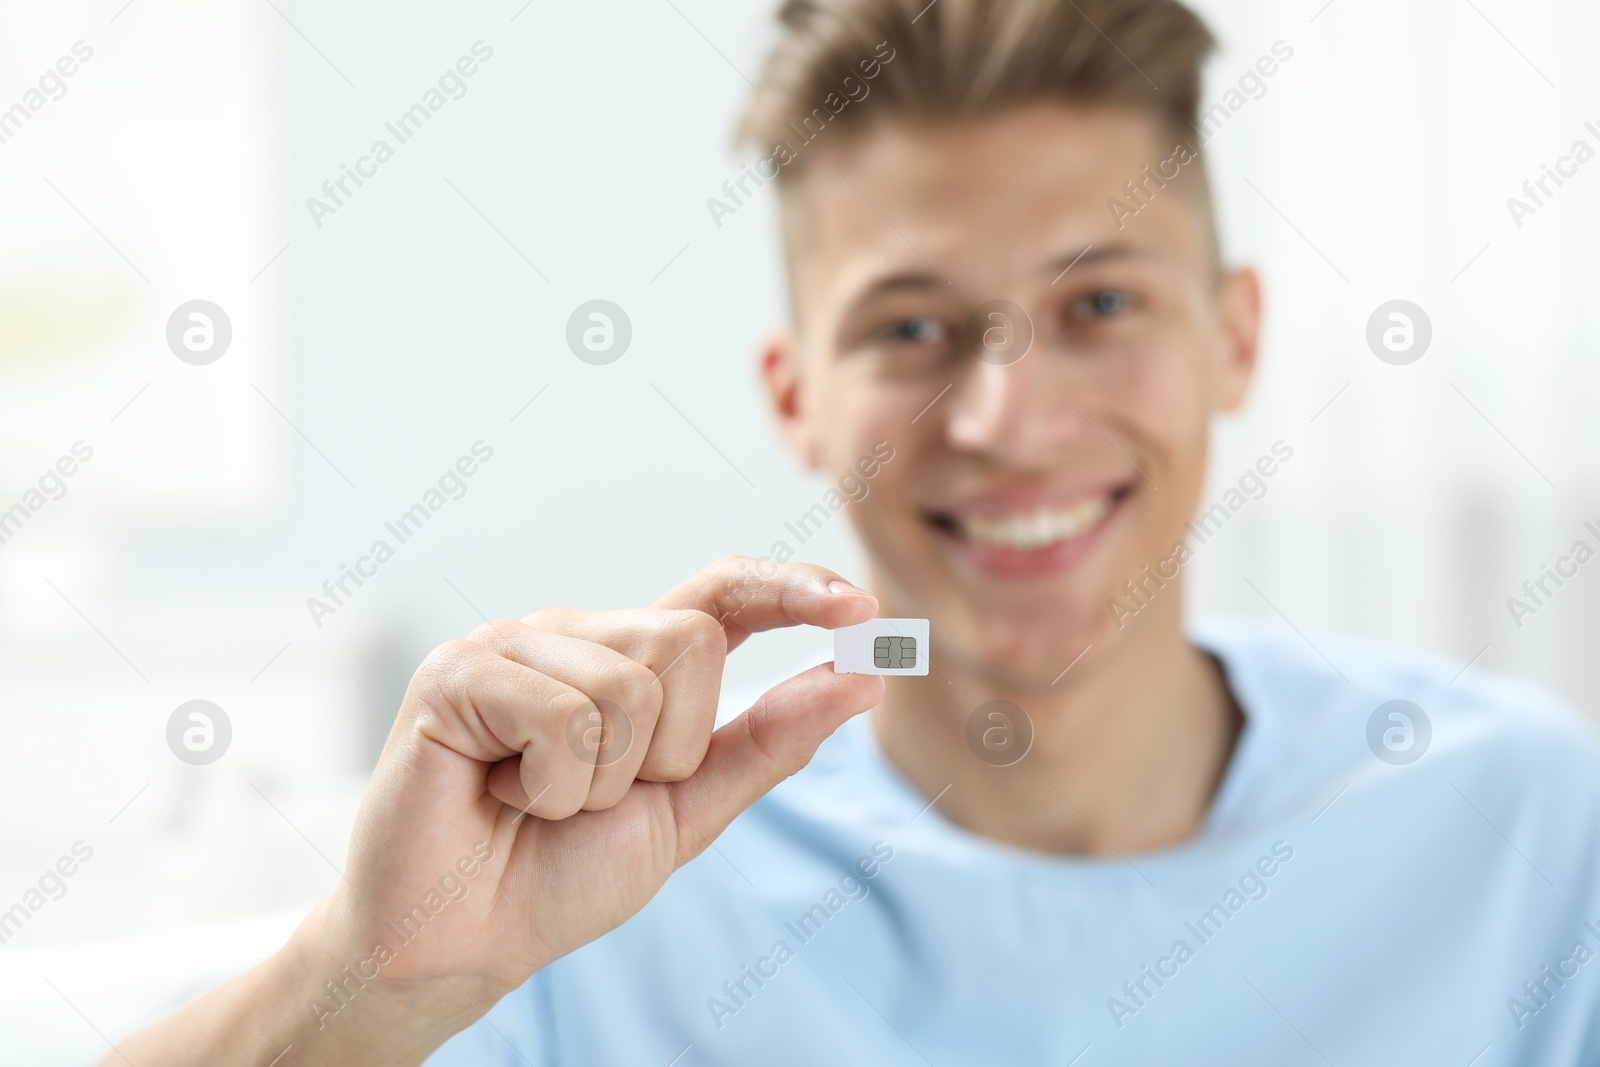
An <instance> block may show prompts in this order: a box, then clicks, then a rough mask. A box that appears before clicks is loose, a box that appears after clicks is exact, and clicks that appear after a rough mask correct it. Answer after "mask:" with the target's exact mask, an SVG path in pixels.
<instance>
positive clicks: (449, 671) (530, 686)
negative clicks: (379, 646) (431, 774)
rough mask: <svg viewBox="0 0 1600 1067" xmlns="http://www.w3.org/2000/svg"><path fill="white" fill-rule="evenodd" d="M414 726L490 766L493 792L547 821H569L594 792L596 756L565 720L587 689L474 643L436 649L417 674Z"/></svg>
mask: <svg viewBox="0 0 1600 1067" xmlns="http://www.w3.org/2000/svg"><path fill="white" fill-rule="evenodd" d="M413 700H415V701H416V702H417V703H418V705H419V710H417V711H416V712H414V723H415V729H416V732H417V734H418V735H420V736H421V738H422V739H423V740H424V741H425V742H429V743H434V744H438V745H441V746H443V747H444V748H447V749H450V750H453V751H455V752H458V753H460V754H461V755H463V756H466V757H468V758H469V759H473V760H478V761H480V762H484V763H492V764H494V766H493V767H492V768H491V770H490V773H489V777H488V783H487V785H488V790H489V793H490V795H492V796H494V797H495V798H496V799H497V800H500V801H501V802H502V803H506V804H511V805H513V806H515V807H517V808H519V809H522V808H526V809H527V810H528V811H529V812H530V814H534V815H538V816H540V817H542V818H565V817H566V816H568V815H571V814H572V813H574V812H576V811H578V810H579V809H580V808H581V807H582V806H583V804H584V802H585V800H586V799H587V798H588V796H589V786H590V782H591V780H592V778H593V775H594V762H593V760H588V761H585V760H582V759H579V758H577V757H576V756H575V755H574V754H573V752H572V751H571V750H570V748H569V747H568V746H567V744H566V739H565V724H566V722H567V720H568V719H570V718H571V716H572V714H573V712H575V711H577V710H578V709H580V708H582V707H584V706H586V705H588V704H589V703H590V698H589V696H588V695H587V694H585V693H584V692H583V691H582V690H580V689H577V688H576V687H574V686H570V685H567V684H566V683H564V682H561V681H558V680H557V679H555V678H552V677H550V676H549V675H546V674H542V673H540V672H539V671H534V670H529V669H528V668H527V667H524V666H523V665H521V664H519V663H515V662H513V661H512V660H509V659H506V658H505V657H503V656H500V655H498V654H496V653H494V652H492V651H490V650H489V649H488V648H485V647H484V646H483V645H481V644H479V643H478V642H476V641H451V642H449V643H447V644H445V645H442V646H440V647H439V648H437V649H435V650H434V652H433V653H432V654H430V655H429V656H428V658H427V660H425V661H424V662H423V665H422V667H421V668H419V669H418V671H417V673H416V675H415V676H414V677H413V678H412V681H411V689H410V691H409V692H408V693H407V702H408V703H410V702H412V701H413Z"/></svg>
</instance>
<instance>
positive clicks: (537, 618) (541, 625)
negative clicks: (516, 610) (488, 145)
mask: <svg viewBox="0 0 1600 1067" xmlns="http://www.w3.org/2000/svg"><path fill="white" fill-rule="evenodd" d="M572 615H573V612H572V611H570V610H568V609H566V608H540V609H538V610H537V611H535V612H533V613H532V614H530V615H525V616H523V619H522V624H523V625H524V626H531V627H532V628H533V629H535V630H542V631H544V632H545V633H561V632H563V629H564V627H565V626H566V625H567V624H568V623H569V621H570V620H571V618H572Z"/></svg>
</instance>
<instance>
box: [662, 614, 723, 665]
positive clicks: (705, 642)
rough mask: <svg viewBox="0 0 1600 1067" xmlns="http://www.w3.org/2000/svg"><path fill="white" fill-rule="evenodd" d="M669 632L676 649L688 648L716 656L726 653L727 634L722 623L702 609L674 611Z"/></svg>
mask: <svg viewBox="0 0 1600 1067" xmlns="http://www.w3.org/2000/svg"><path fill="white" fill-rule="evenodd" d="M671 632H672V635H673V638H674V643H675V644H677V645H678V646H679V648H678V651H682V650H684V649H688V650H690V651H695V652H709V653H712V654H714V655H717V656H725V655H727V654H728V635H727V632H726V631H725V630H723V628H722V623H720V622H718V621H717V620H716V619H715V618H714V617H712V616H711V615H709V614H707V613H706V612H703V611H698V610H695V609H693V608H685V609H683V610H681V611H678V612H677V613H676V617H675V618H674V619H673V620H672V624H671Z"/></svg>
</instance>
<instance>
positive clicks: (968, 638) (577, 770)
mask: <svg viewBox="0 0 1600 1067" xmlns="http://www.w3.org/2000/svg"><path fill="white" fill-rule="evenodd" d="M780 19H781V25H782V29H783V32H782V36H781V39H780V41H779V43H778V44H777V46H776V48H775V51H774V53H773V55H772V57H771V59H770V60H769V63H768V65H767V67H766V69H765V73H764V74H763V77H762V80H761V84H760V85H759V86H758V88H757V91H756V96H755V100H754V102H753V104H752V107H751V111H750V113H749V116H748V118H747V120H746V126H745V132H746V134H747V135H748V136H749V137H750V139H752V140H754V141H755V142H756V143H757V144H758V146H759V148H760V150H761V152H762V154H763V159H762V161H761V163H760V164H759V165H758V167H757V168H756V174H757V175H758V177H759V180H760V181H763V182H764V181H773V182H775V183H776V185H777V187H778V194H779V197H780V204H781V211H782V219H783V225H784V237H785V245H786V249H787V253H788V265H789V271H790V281H791V292H792V297H793V319H794V322H793V328H792V329H791V330H790V331H786V332H783V333H780V334H778V335H775V336H774V337H773V338H772V339H771V340H770V341H769V342H768V343H767V344H766V345H765V347H764V348H763V350H762V351H761V353H760V367H761V372H762V375H763V380H764V383H765V389H766V395H767V397H768V399H769V401H770V404H771V407H772V411H773V413H774V415H775V417H776V421H777V424H778V427H779V430H780V432H781V434H782V436H783V439H784V441H785V443H786V444H787V446H788V448H789V449H790V450H791V451H792V453H793V454H794V455H795V456H796V457H797V459H798V460H799V461H800V462H802V463H804V464H806V465H807V466H809V467H812V468H815V469H818V470H821V471H826V472H829V473H832V474H839V473H850V474H851V475H852V476H853V477H854V476H859V477H860V478H864V479H868V480H869V481H868V484H870V486H871V489H870V492H869V493H868V494H867V495H866V496H864V497H861V498H860V499H859V500H857V501H856V502H854V503H852V504H851V506H850V514H851V518H852V521H853V522H854V525H855V528H856V530H857V532H858V534H859V535H860V537H861V540H862V541H863V543H864V545H865V547H866V549H867V552H868V555H869V557H870V560H871V566H870V573H869V576H868V577H869V580H868V582H867V585H868V586H869V588H870V593H869V592H866V591H863V590H861V589H858V588H856V587H855V586H853V585H851V584H849V583H848V582H845V581H844V580H843V579H842V578H840V577H839V576H838V575H836V574H833V573H831V572H828V571H825V570H822V569H820V568H817V567H813V566H809V565H807V564H804V563H801V562H790V561H782V560H777V561H756V560H749V559H737V558H730V559H724V560H721V561H719V562H717V563H714V564H712V565H711V566H709V567H707V568H706V569H705V570H703V571H701V572H700V573H699V574H697V575H694V576H693V577H691V578H689V579H688V580H686V581H685V582H684V583H683V584H682V585H680V586H678V587H677V588H676V589H674V590H672V591H671V592H669V593H667V594H666V595H665V596H664V597H662V598H661V599H660V600H659V601H657V602H656V603H655V604H654V605H653V606H652V607H649V608H643V609H639V610H635V611H615V612H585V611H551V610H545V611H539V612H536V613H534V614H533V615H531V616H529V617H528V618H527V619H524V620H523V621H521V622H512V621H504V622H497V623H494V624H492V625H489V626H485V627H483V628H481V629H480V630H478V631H476V632H475V633H474V634H473V635H472V636H471V637H470V638H468V639H465V640H461V641H455V642H452V643H450V644H448V645H445V646H444V647H442V648H441V649H439V650H437V651H436V652H435V653H434V654H433V655H431V656H430V657H429V658H428V660H427V661H426V662H425V663H424V664H423V665H422V667H421V668H420V669H419V670H418V672H417V674H416V676H415V677H414V678H413V680H412V684H411V687H410V689H409V691H408V693H407V695H406V698H405V701H404V703H403V705H402V707H401V709H400V713H399V717H398V719H397V721H396V723H395V727H394V730H393V732H392V734H391V735H390V738H389V742H388V745H387V747H386V749H385V751H384V753H383V756H382V758H381V760H380V762H379V765H378V767H377V770H376V773H375V775H374V779H373V782H372V785H371V787H370V789H369V791H368V794H367V797H366V799H365V802H364V805H363V808H362V811H361V814H360V816H359V821H358V825H357V829H356V832H355V836H354V839H353V841H352V844H351V850H350V858H349V864H348V868H347V871H346V877H345V878H344V879H343V880H342V881H341V882H340V884H339V886H338V887H337V889H336V890H335V891H334V893H333V895H332V896H330V897H329V898H328V899H326V900H325V901H323V902H321V903H320V904H319V905H318V906H317V907H316V908H315V909H314V910H313V912H312V914H311V915H310V916H309V917H308V918H307V919H306V920H305V923H304V924H303V926H302V927H301V929H300V930H299V931H298V932H297V933H296V934H295V936H294V937H293V939H292V940H291V941H290V943H289V944H288V945H286V946H285V947H284V948H283V950H282V951H281V952H279V953H278V954H277V955H276V956H274V957H273V958H272V959H271V960H268V961H267V962H265V963H263V964H262V965H260V966H259V967H257V968H256V969H255V970H253V971H250V972H249V973H247V974H245V975H243V976H241V977H240V978H238V979H236V980H235V981H234V982H232V983H230V984H229V985H227V986H224V987H223V988H221V989H219V990H217V991H215V992H213V993H211V994H209V995H207V996H206V997H203V998H202V999H200V1000H199V1001H197V1002H195V1003H194V1004H192V1005H190V1006H189V1007H187V1008H185V1009H184V1010H183V1011H181V1012H179V1013H178V1014H176V1015H175V1016H173V1017H172V1018H170V1019H168V1020H166V1021H164V1022H163V1023H161V1024H159V1025H158V1026H156V1027H154V1028H152V1029H151V1030H149V1031H146V1032H145V1033H143V1034H140V1035H137V1036H136V1037H134V1038H132V1039H130V1040H128V1041H126V1042H124V1043H123V1044H122V1051H123V1052H124V1053H125V1054H126V1055H127V1057H128V1059H129V1060H130V1061H131V1062H133V1063H161V1064H201V1063H204V1064H217V1063H249V1064H266V1063H268V1062H271V1061H272V1060H273V1057H274V1056H278V1055H280V1054H281V1055H282V1056H283V1059H282V1061H281V1062H282V1063H283V1064H285V1065H288V1064H320V1063H328V1064H335V1063H336V1064H369V1063H370V1064H379V1063H382V1064H396V1063H402V1064H415V1063H419V1062H422V1061H423V1060H424V1059H427V1058H428V1057H430V1056H433V1058H432V1059H430V1060H429V1062H430V1063H440V1064H457V1063H461V1064H468V1063H470V1064H515V1063H529V1064H539V1065H545V1064H585V1065H588V1064H624V1063H626V1064H644V1065H648V1064H660V1065H666V1064H683V1065H686V1067H687V1065H689V1064H712V1063H716V1064H748V1063H777V1064H790V1063H792V1064H813V1063H852V1064H857V1063H859V1064H883V1063H923V1062H926V1063H930V1064H970V1063H983V1064H991V1063H993V1064H1057V1065H1061V1064H1069V1063H1071V1064H1083V1065H1086V1067H1087V1065H1091V1064H1109V1063H1126V1064H1151V1063H1229V1064H1286V1063H1331V1064H1362V1065H1371V1064H1390V1063H1392V1064H1406V1065H1414V1064H1421V1063H1441V1064H1461V1065H1466V1064H1469V1063H1470V1064H1474V1065H1482V1067H1488V1065H1490V1064H1510V1063H1519V1064H1521V1063H1527V1064H1541V1065H1546V1064H1580V1063H1583V1064H1593V1063H1596V1062H1600V962H1596V961H1595V956H1596V954H1597V952H1600V887H1597V879H1596V874H1597V869H1596V862H1595V860H1596V841H1597V834H1600V791H1597V782H1600V775H1597V774H1596V770H1597V763H1596V757H1595V750H1594V747H1593V745H1592V742H1591V741H1590V739H1589V738H1588V736H1587V734H1586V733H1584V732H1583V731H1582V730H1581V729H1580V728H1579V727H1578V726H1577V725H1575V722H1574V720H1573V719H1572V718H1571V717H1570V716H1569V715H1568V714H1567V713H1566V712H1564V711H1562V710H1561V709H1559V708H1557V707H1553V706H1552V704H1551V702H1550V701H1549V700H1548V699H1547V698H1545V697H1542V696H1540V695H1539V694H1537V693H1535V692H1533V691H1530V690H1528V689H1526V688H1523V687H1521V686H1519V685H1517V684H1515V683H1512V682H1509V681H1502V680H1485V678H1484V676H1482V675H1481V674H1478V673H1476V672H1475V673H1474V674H1473V675H1470V676H1468V677H1466V678H1462V679H1460V680H1458V681H1457V680H1455V679H1453V678H1452V675H1454V674H1455V671H1454V670H1453V669H1451V668H1449V667H1446V666H1442V665H1440V664H1438V663H1435V662H1431V661H1423V660H1420V659H1415V658H1405V657H1398V656H1392V655H1386V654H1381V653H1379V652H1376V651H1373V650H1370V649H1366V648H1363V647H1360V646H1357V645H1354V644H1344V643H1335V642H1332V641H1320V640H1319V641H1318V643H1317V644H1316V645H1315V646H1314V647H1313V646H1312V645H1311V643H1310V642H1308V641H1306V640H1304V639H1303V638H1301V637H1299V636H1297V635H1295V634H1288V635H1280V634H1273V633H1266V632H1257V631H1254V630H1251V629H1247V628H1209V629H1203V630H1198V631H1196V632H1194V633H1192V634H1190V633H1186V632H1185V628H1184V623H1183V612H1182V606H1183V595H1182V591H1183V577H1184V575H1183V568H1184V567H1185V566H1186V564H1187V563H1188V562H1189V559H1190V557H1191V556H1192V555H1193V554H1194V553H1195V551H1196V550H1197V548H1198V547H1199V545H1200V544H1201V543H1203V540H1204V538H1205V537H1206V536H1208V534H1207V533H1205V531H1204V529H1202V528H1201V527H1203V525H1204V524H1203V523H1202V524H1197V527H1196V528H1195V529H1191V528H1190V527H1189V526H1188V524H1189V522H1190V520H1191V519H1192V518H1193V517H1194V516H1195V515H1196V513H1197V511H1198V510H1199V505H1200V494H1201V491H1202V486H1203V480H1204V475H1205V468H1206V455H1207V440H1208V434H1209V427H1210V423H1211V420H1212V419H1213V417H1214V416H1216V415H1217V414H1218V413H1222V412H1227V411H1231V410H1233V409H1235V408H1237V407H1238V406H1239V405H1240V404H1241V403H1242V401H1243V399H1244V396H1245V394H1246V389H1247V386H1248V384H1249V380H1250V378H1251V375H1252V371H1253V369H1254V364H1255V358H1256V344H1257V330H1258V323H1259V317H1260V309H1259V306H1260V301H1259V289H1258V284H1257V280H1256V278H1255V276H1254V274H1252V273H1251V272H1250V271H1248V270H1224V269H1223V267H1222V266H1221V263H1220V261H1219V254H1218V244H1217V240H1216V236H1215V233H1214V229H1213V222H1212V211H1211V206H1210V200H1209V192H1208V188H1207V181H1206V175H1205V171H1204V169H1203V166H1202V164H1201V162H1200V160H1199V159H1198V155H1197V152H1196V150H1195V149H1194V147H1193V144H1194V141H1195V139H1196V138H1195V136H1194V123H1195V120H1196V112H1197V106H1198V97H1199V87H1200V68H1201V64H1202V62H1203V60H1204V59H1205V57H1206V56H1207V54H1208V53H1209V51H1210V49H1211V46H1212V41H1211V38H1210V36H1209V34H1208V33H1207V31H1206V30H1205V28H1204V27H1203V26H1202V25H1201V24H1200V22H1199V21H1198V20H1197V19H1196V18H1195V17H1194V16H1193V15H1192V14H1190V13H1189V12H1188V11H1187V10H1185V9H1184V8H1182V7H1181V6H1179V5H1178V4H1177V3H1175V2H1173V0H1005V2H1000V0H939V2H937V3H935V4H932V5H927V4H926V0H789V2H787V3H785V4H784V5H783V8H782V11H781V15H780ZM1152 86H1159V89H1155V88H1153V87H1152ZM769 146H770V149H771V151H770V154H769V152H768V149H769ZM756 180H757V179H756V178H752V179H751V181H752V182H754V181H756ZM750 191H751V189H750V188H749V185H748V183H747V187H746V192H750ZM1119 205H1120V210H1119V209H1118V206H1119ZM1292 456H1293V450H1292V448H1291V447H1289V446H1288V445H1287V444H1286V443H1284V442H1275V443H1273V444H1272V445H1269V446H1267V447H1265V448H1264V449H1263V453H1262V457H1261V460H1260V462H1259V463H1258V464H1257V465H1256V466H1255V468H1253V470H1254V471H1256V472H1259V476H1260V477H1269V476H1271V475H1272V474H1273V473H1275V472H1276V471H1277V468H1278V467H1279V466H1281V465H1282V464H1284V463H1285V462H1288V461H1290V460H1291V459H1292ZM1255 476H1256V475H1255V474H1252V477H1255ZM1212 532H1213V533H1214V531H1212ZM1307 564H1308V565H1318V566H1329V565H1337V561H1327V560H1323V561H1307ZM880 615H881V616H884V617H889V618H898V617H909V618H926V619H929V620H931V638H932V648H931V652H932V666H933V668H934V669H933V670H932V671H931V672H930V673H929V674H928V676H927V677H922V678H912V677H898V678H891V679H888V680H887V682H886V681H885V680H883V679H880V678H876V677H871V676H863V675H847V674H835V673H834V672H833V671H832V670H831V668H830V666H829V665H826V664H824V665H822V666H819V667H815V668H812V669H811V670H808V671H805V672H803V673H801V674H799V675H797V676H796V677H793V678H790V679H788V680H787V681H784V682H782V683H780V684H779V685H777V686H776V687H774V688H773V689H771V690H769V691H768V692H767V693H766V694H765V695H764V696H762V697H761V698H760V699H759V700H758V701H757V702H756V703H755V704H754V705H753V706H752V707H751V708H750V709H749V710H748V711H745V712H744V713H743V714H742V715H740V716H738V717H736V718H733V719H731V720H730V721H728V722H726V723H725V724H724V725H722V726H720V727H719V728H716V729H715V731H714V732H713V726H714V721H713V720H714V716H715V714H716V708H717V704H718V696H719V692H720V688H721V685H720V683H721V673H722V665H723V659H724V656H725V655H726V654H727V653H728V652H729V651H731V650H732V649H733V648H734V647H735V646H737V645H738V644H740V643H741V642H743V641H744V640H745V638H746V637H748V636H749V635H750V634H752V633H755V632H757V631H761V630H767V629H772V628H774V627H779V626H788V625H794V624H809V625H814V626H821V627H827V628H837V627H840V626H845V625H848V624H853V623H860V622H863V621H866V620H870V619H873V618H875V617H877V616H880ZM868 709H870V714H869V715H865V716H861V717H855V716H856V715H857V713H860V712H863V711H867V710H868ZM796 772H799V773H796ZM791 775H793V777H792V779H790V780H788V781H784V780H785V779H786V778H790V776H791ZM780 783H782V784H780ZM774 787H776V788H774ZM769 791H770V792H769ZM718 835H720V837H719V836H718ZM708 847H714V848H715V850H716V851H715V854H707V855H702V852H704V851H705V850H707V849H708ZM697 856H698V857H699V858H698V859H696V858H695V857H697ZM691 859H693V860H694V862H693V863H689V861H690V860H691ZM686 863H687V864H688V866H687V867H684V865H685V864H686ZM680 867H684V869H682V870H678V873H677V874H676V875H675V876H673V877H672V878H671V880H670V881H668V876H669V875H673V872H674V871H675V870H677V869H678V868H680ZM1591 971H1592V972H1595V973H1589V972H1591ZM452 1035H455V1036H454V1037H452ZM441 1045H442V1046H443V1047H442V1048H441ZM286 1046H287V1051H284V1050H285V1048H286ZM436 1051H437V1055H434V1054H435V1052H436ZM107 1062H108V1063H109V1062H112V1060H108V1061H107Z"/></svg>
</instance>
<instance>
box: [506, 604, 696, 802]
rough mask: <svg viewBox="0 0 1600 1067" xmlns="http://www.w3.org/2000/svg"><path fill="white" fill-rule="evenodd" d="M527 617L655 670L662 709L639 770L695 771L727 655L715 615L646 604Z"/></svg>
mask: <svg viewBox="0 0 1600 1067" xmlns="http://www.w3.org/2000/svg"><path fill="white" fill-rule="evenodd" d="M526 621H527V623H528V624H529V625H530V626H531V627H532V628H534V629H537V630H547V629H548V630H555V631H558V632H561V633H565V634H569V635H571V636H573V637H578V638H582V639H583V640H585V641H593V642H595V643H597V644H601V645H605V646H606V647H607V648H610V649H613V650H615V651H616V652H619V653H621V654H622V655H624V656H627V657H628V658H629V659H632V660H634V661H636V662H638V663H640V664H643V665H644V666H645V667H647V668H648V669H649V670H650V671H652V672H653V673H654V676H655V677H656V678H657V680H658V682H659V684H660V687H661V710H660V715H659V717H658V719H657V720H656V724H655V729H654V731H653V732H652V733H651V734H650V735H649V736H648V738H647V740H648V746H647V748H648V750H647V751H643V760H642V762H641V763H640V764H639V765H638V767H637V770H638V775H637V777H640V778H643V779H645V780H646V781H651V782H675V781H679V780H681V779H684V778H687V777H688V776H689V775H691V774H693V773H694V769H695V768H696V767H698V766H699V765H700V761H701V760H702V759H704V758H705V754H706V745H707V744H708V743H709V742H710V740H711V727H712V724H713V723H714V722H715V721H716V715H717V698H718V696H719V695H720V693H721V691H722V667H723V664H724V662H725V661H726V659H727V638H726V635H725V634H724V631H723V629H722V627H721V626H720V625H718V624H717V621H716V620H715V619H713V618H712V617H711V616H709V615H707V614H706V613H705V612H702V611H694V610H689V609H684V610H660V609H654V608H647V609H643V610H638V611H599V612H584V611H541V612H537V613H535V614H533V615H530V616H528V619H527V620H526ZM634 733H635V744H638V743H639V736H638V731H637V730H635V731H634Z"/></svg>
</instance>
